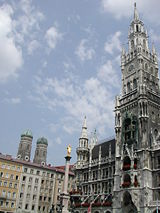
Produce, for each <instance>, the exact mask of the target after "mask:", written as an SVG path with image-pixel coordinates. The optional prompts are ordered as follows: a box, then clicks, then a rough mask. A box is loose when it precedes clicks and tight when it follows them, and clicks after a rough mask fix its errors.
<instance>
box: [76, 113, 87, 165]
mask: <svg viewBox="0 0 160 213" xmlns="http://www.w3.org/2000/svg"><path fill="white" fill-rule="evenodd" d="M88 153H89V149H88V135H87V122H86V117H85V118H84V122H83V126H82V133H81V137H80V138H79V147H78V148H77V167H79V168H81V167H82V166H83V164H85V163H86V162H88Z"/></svg>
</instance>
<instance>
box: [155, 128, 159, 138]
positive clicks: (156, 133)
mask: <svg viewBox="0 0 160 213" xmlns="http://www.w3.org/2000/svg"><path fill="white" fill-rule="evenodd" d="M157 136H158V130H157V129H155V130H154V137H155V138H157Z"/></svg>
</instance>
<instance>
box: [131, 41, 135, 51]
mask: <svg viewBox="0 0 160 213" xmlns="http://www.w3.org/2000/svg"><path fill="white" fill-rule="evenodd" d="M131 48H132V49H133V48H134V41H133V40H132V41H131Z"/></svg>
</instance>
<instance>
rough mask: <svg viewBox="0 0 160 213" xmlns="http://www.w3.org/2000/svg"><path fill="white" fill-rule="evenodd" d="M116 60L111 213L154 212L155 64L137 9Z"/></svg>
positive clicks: (158, 155)
mask: <svg viewBox="0 0 160 213" xmlns="http://www.w3.org/2000/svg"><path fill="white" fill-rule="evenodd" d="M128 44H129V47H128V53H127V52H126V51H125V50H124V49H123V50H122V56H121V70H122V95H121V96H118V97H117V98H116V106H115V120H116V124H115V130H116V172H115V178H114V180H115V184H114V203H113V212H115V213H118V212H121V211H122V212H129V211H133V212H149V211H151V212H153V211H156V206H157V202H158V201H157V200H160V188H159V177H160V170H159V159H160V143H159V139H160V116H159V113H160V90H159V77H158V59H157V54H156V51H155V48H154V46H153V47H152V50H150V49H149V45H148V35H147V31H146V29H145V27H144V24H143V22H142V21H141V20H140V18H139V15H138V12H137V8H136V4H135V8H134V19H133V21H132V22H131V25H130V29H129V35H128Z"/></svg>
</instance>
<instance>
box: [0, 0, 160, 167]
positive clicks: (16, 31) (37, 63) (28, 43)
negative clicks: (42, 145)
mask: <svg viewBox="0 0 160 213" xmlns="http://www.w3.org/2000/svg"><path fill="white" fill-rule="evenodd" d="M133 5H134V1H132V0H81V1H78V0H77V1H76V0H68V1H65V0H63V1H62V0H48V1H44V0H34V1H33V0H32V1H31V0H15V1H14V0H12V1H11V0H10V1H9V0H0V91H1V93H0V109H1V110H0V118H1V119H0V129H1V149H0V152H2V153H8V154H12V155H13V156H16V153H17V149H18V145H19V141H20V135H21V133H22V132H23V131H24V130H26V129H31V130H32V132H33V137H34V138H33V147H32V156H33V155H34V151H35V145H36V141H37V139H38V138H39V137H41V136H44V137H46V138H47V139H48V142H49V146H48V163H51V164H53V165H60V164H64V156H65V153H66V147H67V145H68V144H71V146H72V163H74V162H75V161H76V147H77V146H78V140H79V137H80V134H81V126H82V123H83V119H84V116H85V115H86V116H87V125H88V135H89V137H90V136H91V132H93V131H94V129H95V128H96V129H97V135H98V140H101V139H104V138H107V137H110V136H112V135H114V113H113V110H114V99H115V96H116V95H117V94H119V93H120V89H121V70H120V54H121V48H122V46H124V47H125V48H126V49H127V36H128V28H129V24H130V22H131V20H132V17H133V8H134V6H133ZM137 8H138V11H139V13H140V18H141V19H142V20H143V22H144V24H145V26H146V28H147V30H148V34H149V37H150V38H149V40H150V46H151V44H152V42H154V43H155V46H156V49H157V52H158V51H159V48H158V47H159V45H160V30H159V28H160V26H159V25H160V22H159V20H160V13H159V8H160V1H159V0H152V1H150V0H141V1H138V0H137Z"/></svg>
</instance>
